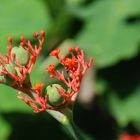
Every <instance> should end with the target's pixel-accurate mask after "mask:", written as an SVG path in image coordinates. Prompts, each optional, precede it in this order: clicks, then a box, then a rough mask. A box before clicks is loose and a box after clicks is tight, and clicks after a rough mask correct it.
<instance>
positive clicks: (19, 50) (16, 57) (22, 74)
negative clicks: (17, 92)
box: [0, 31, 45, 86]
mask: <svg viewBox="0 0 140 140" xmlns="http://www.w3.org/2000/svg"><path fill="white" fill-rule="evenodd" d="M40 35H41V37H42V38H41V39H39V38H38V37H39V35H38V33H34V37H35V38H36V39H38V40H39V46H38V47H37V46H33V45H32V44H31V42H30V41H29V40H28V41H26V39H25V38H24V37H23V36H21V43H20V46H19V47H12V46H13V45H12V38H11V37H9V38H8V41H9V43H10V45H9V46H8V47H7V48H8V53H7V55H6V57H3V56H2V55H1V54H0V69H1V70H0V76H1V78H0V79H1V80H0V83H4V84H9V80H10V81H16V82H13V83H12V86H16V84H17V82H18V83H23V81H24V80H25V78H26V76H27V74H30V72H31V71H32V68H33V66H34V64H35V62H36V59H37V57H38V55H39V54H40V52H41V50H42V45H43V42H44V38H45V33H44V32H43V31H42V32H40ZM2 78H3V79H2Z"/></svg>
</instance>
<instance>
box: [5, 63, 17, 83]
mask: <svg viewBox="0 0 140 140" xmlns="http://www.w3.org/2000/svg"><path fill="white" fill-rule="evenodd" d="M5 68H6V70H7V72H8V73H9V74H12V75H15V76H17V71H16V69H15V67H14V66H13V65H10V64H6V65H5ZM4 79H5V84H7V85H13V84H14V83H15V82H16V81H15V80H14V79H12V78H11V77H9V76H8V75H7V74H6V75H4Z"/></svg>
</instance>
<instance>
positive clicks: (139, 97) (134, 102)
mask: <svg viewBox="0 0 140 140" xmlns="http://www.w3.org/2000/svg"><path fill="white" fill-rule="evenodd" d="M139 106H140V88H138V89H136V90H135V91H134V92H133V93H132V94H131V95H130V96H128V97H127V98H125V99H123V100H121V99H119V98H118V96H117V95H116V94H115V93H112V94H110V97H109V108H110V111H111V113H112V115H113V116H114V117H115V118H116V120H117V121H118V123H119V125H120V126H122V127H124V126H126V125H127V124H128V123H129V122H133V123H135V122H140V109H139Z"/></svg>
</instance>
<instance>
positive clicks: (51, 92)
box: [46, 84, 64, 106]
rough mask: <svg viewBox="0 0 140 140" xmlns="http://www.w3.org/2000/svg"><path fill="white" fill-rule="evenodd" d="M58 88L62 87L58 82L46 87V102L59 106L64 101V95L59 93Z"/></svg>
mask: <svg viewBox="0 0 140 140" xmlns="http://www.w3.org/2000/svg"><path fill="white" fill-rule="evenodd" d="M59 88H62V86H60V85H59V84H53V85H51V86H48V87H47V88H46V90H47V94H48V103H49V104H50V105H52V106H59V105H61V104H62V103H63V102H64V97H62V96H61V95H60V93H59Z"/></svg>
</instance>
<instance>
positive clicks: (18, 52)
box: [11, 46, 30, 66]
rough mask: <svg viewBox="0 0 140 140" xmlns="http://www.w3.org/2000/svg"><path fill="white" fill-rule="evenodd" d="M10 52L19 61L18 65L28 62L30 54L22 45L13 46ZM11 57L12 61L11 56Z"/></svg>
mask: <svg viewBox="0 0 140 140" xmlns="http://www.w3.org/2000/svg"><path fill="white" fill-rule="evenodd" d="M11 53H12V54H15V57H16V60H17V61H19V63H20V65H22V66H26V65H27V64H28V63H29V59H30V55H29V53H28V51H26V50H25V49H24V48H23V47H21V46H19V47H13V48H12V51H11ZM11 59H12V61H14V60H13V58H11Z"/></svg>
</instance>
